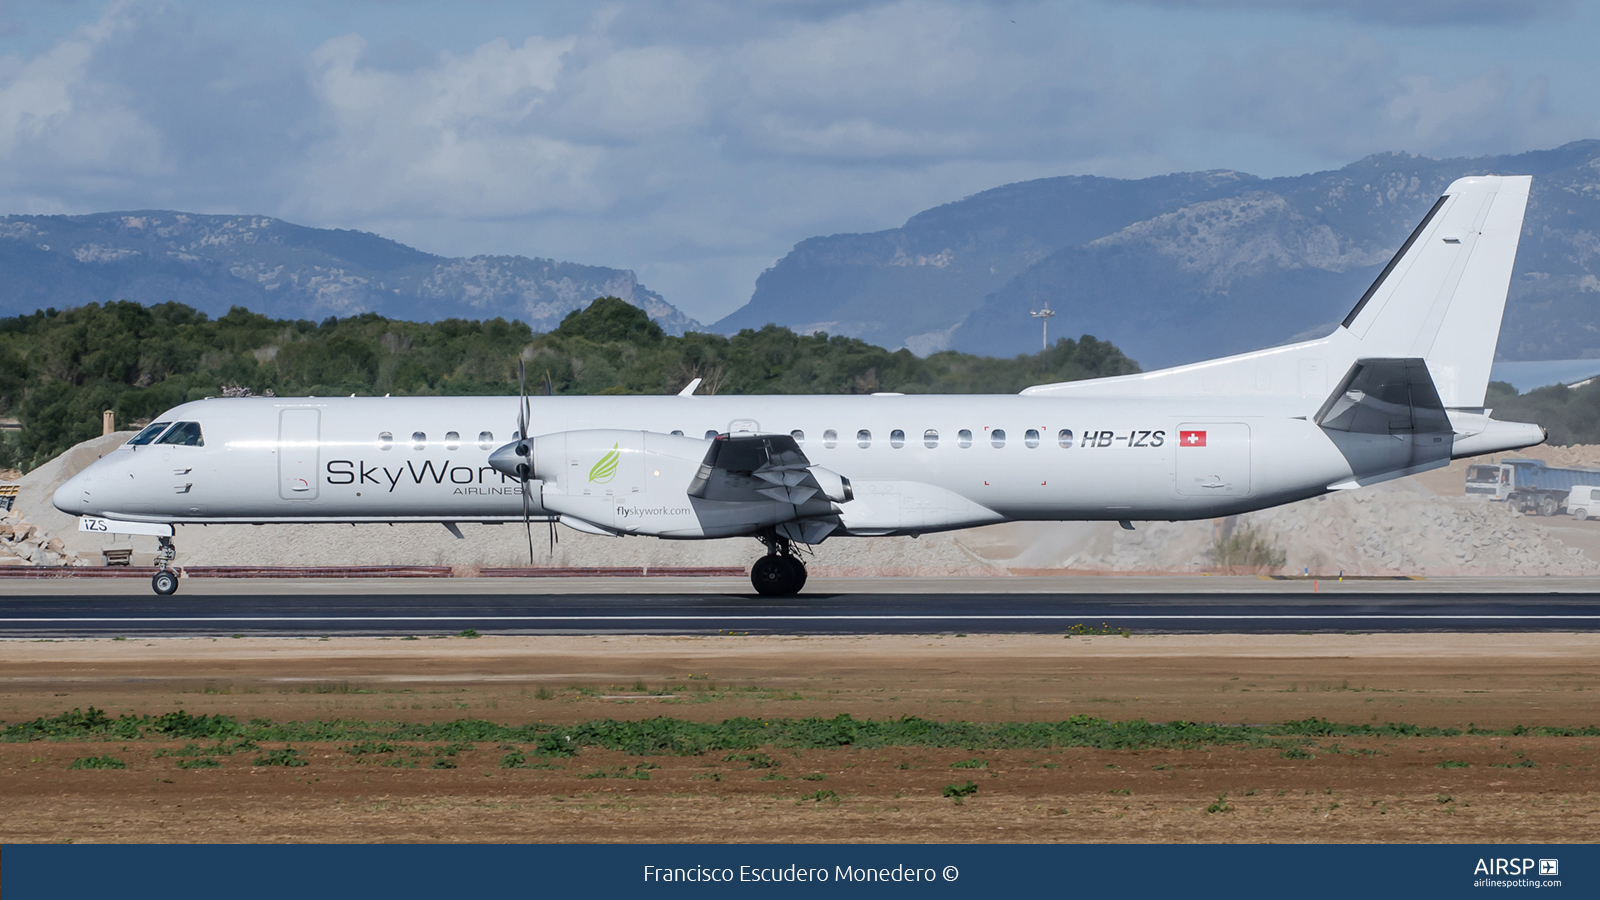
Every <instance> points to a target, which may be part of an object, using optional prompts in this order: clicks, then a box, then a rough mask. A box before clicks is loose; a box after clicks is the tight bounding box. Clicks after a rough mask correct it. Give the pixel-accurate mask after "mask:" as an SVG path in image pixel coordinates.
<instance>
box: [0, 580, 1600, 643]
mask: <svg viewBox="0 0 1600 900" xmlns="http://www.w3.org/2000/svg"><path fill="white" fill-rule="evenodd" d="M927 581H928V582H930V583H928V584H926V585H922V587H923V588H924V589H923V590H914V591H904V590H901V591H893V590H861V589H859V586H858V585H854V584H842V585H838V587H840V588H844V589H840V590H829V589H828V587H829V586H827V585H816V586H812V587H808V590H807V591H806V592H805V593H803V594H801V595H799V596H796V597H788V598H781V599H774V598H764V597H759V596H756V595H754V594H749V593H742V592H741V591H740V588H741V585H739V584H738V583H737V582H734V581H732V580H731V579H723V580H721V583H720V584H717V585H716V588H715V589H712V590H708V589H707V586H706V584H705V583H703V582H702V583H697V584H695V585H692V586H691V585H679V584H666V585H659V584H640V583H635V584H633V585H631V587H633V588H634V589H633V590H627V591H623V590H615V589H609V588H610V587H611V586H607V587H608V589H607V590H604V591H601V590H572V591H568V592H562V591H559V590H557V589H555V587H556V586H546V587H545V590H544V592H541V593H520V592H516V591H513V590H508V589H507V587H508V586H505V585H496V586H494V589H492V590H491V589H487V588H482V587H481V586H474V585H470V584H468V585H461V586H454V585H448V584H446V585H440V584H438V583H432V584H421V585H418V584H411V585H406V586H404V587H403V589H399V588H393V587H392V586H389V585H373V584H371V583H357V584H351V583H342V584H338V585H305V584H302V585H292V586H291V585H284V584H281V583H279V584H276V585H265V586H263V585H256V586H251V585H240V584H237V583H235V584H231V585H226V586H225V587H214V588H212V589H211V590H209V591H205V590H193V589H191V587H192V586H193V583H192V582H191V584H190V585H186V586H185V588H186V591H185V592H183V593H180V594H178V595H176V596H172V597H157V596H154V595H152V594H149V593H144V592H141V591H138V590H131V591H130V590H126V589H124V590H119V591H108V590H104V589H102V590H94V591H88V590H81V588H82V587H83V586H82V585H70V586H69V585H50V586H48V587H38V588H34V586H33V585H16V587H17V588H18V590H16V591H12V592H10V593H8V594H7V595H6V596H5V597H3V598H0V638H13V639H15V638H41V637H83V636H98V637H108V636H129V637H131V636H168V637H178V636H191V635H204V636H219V635H235V634H238V635H252V636H256V635H286V636H288V635H297V636H304V635H332V634H344V635H383V636H396V635H400V636H405V635H430V634H456V633H458V632H461V631H464V630H467V629H472V630H475V631H477V632H479V633H480V634H497V633H498V634H573V633H583V634H607V633H640V634H691V635H692V634H728V633H745V634H923V633H961V632H972V633H990V634H1003V633H1013V634H1015V633H1028V634H1039V633H1044V634H1049V633H1062V632H1067V631H1069V630H1071V629H1073V628H1074V626H1079V630H1082V629H1084V628H1087V629H1091V630H1094V631H1104V630H1109V631H1113V632H1116V631H1120V630H1121V629H1127V630H1129V631H1130V632H1134V633H1203V632H1218V633H1258V634H1272V633H1280V634H1281V633H1300V632H1416V631H1453V632H1536V631H1565V632H1575V631H1600V590H1596V589H1594V587H1593V585H1591V584H1587V583H1586V584H1583V585H1581V588H1582V589H1579V590H1570V589H1569V590H1560V591H1556V590H1549V589H1548V588H1549V587H1550V586H1549V585H1548V584H1546V585H1544V586H1545V587H1546V589H1545V590H1538V589H1537V588H1538V587H1539V585H1538V584H1531V585H1515V586H1513V589H1507V588H1505V587H1501V588H1490V589H1488V590H1467V589H1461V588H1460V587H1457V589H1454V590H1450V589H1446V587H1445V586H1444V585H1429V586H1427V588H1424V587H1423V586H1422V585H1420V584H1416V583H1413V584H1406V585H1398V584H1395V585H1392V584H1391V583H1387V582H1367V583H1364V584H1362V585H1359V586H1358V585H1351V584H1349V583H1346V584H1345V585H1340V586H1339V589H1337V590H1329V591H1327V592H1318V593H1312V592H1311V589H1310V588H1309V587H1307V586H1305V585H1302V584H1289V585H1287V586H1285V585H1282V584H1281V583H1265V584H1263V583H1259V582H1252V583H1249V584H1239V585H1237V587H1238V588H1240V589H1238V590H1233V591H1226V590H1216V589H1215V588H1220V587H1222V585H1220V584H1217V583H1215V582H1212V583H1211V584H1208V585H1206V586H1207V587H1209V588H1213V589H1212V590H1208V591H1199V590H1191V589H1184V590H1152V589H1149V588H1151V587H1153V586H1156V585H1159V582H1156V583H1155V584H1151V583H1148V582H1147V583H1144V584H1142V585H1140V586H1139V587H1141V588H1143V589H1138V590H1104V589H1098V590H1097V589H1094V588H1103V584H1102V583H1101V582H1103V581H1104V580H1103V579H1097V580H1096V581H1095V583H1094V584H1093V585H1092V587H1089V588H1088V589H1085V590H1059V589H1057V590H995V589H994V588H996V587H1002V586H1004V587H1016V585H1012V584H1004V583H1001V584H996V583H994V582H991V583H990V584H989V585H987V586H988V587H989V588H990V590H987V591H983V590H971V589H967V590H955V591H938V590H936V589H934V588H935V587H936V586H937V585H938V580H937V579H928V580H927ZM1051 581H1053V582H1056V581H1059V579H1051ZM1050 586H1052V587H1055V586H1057V585H1054V584H1052V585H1050ZM1167 586H1168V587H1171V586H1174V585H1171V584H1170V583H1169V584H1168V585H1167ZM1181 586H1183V587H1185V588H1187V585H1181ZM583 587H589V586H588V585H584V586H583ZM959 587H961V588H969V587H970V586H968V585H961V586H959ZM1484 587H1489V586H1488V585H1484ZM1567 587H1569V588H1571V587H1580V586H1578V585H1568V586H1567ZM30 588H34V589H33V590H29V589H30ZM71 588H79V590H76V591H74V590H71ZM319 588H320V589H319ZM475 588H477V589H475ZM850 588H857V589H853V590H852V589H850ZM1245 588H1248V590H1245ZM1514 588H1522V589H1514ZM1529 588H1533V589H1529Z"/></svg>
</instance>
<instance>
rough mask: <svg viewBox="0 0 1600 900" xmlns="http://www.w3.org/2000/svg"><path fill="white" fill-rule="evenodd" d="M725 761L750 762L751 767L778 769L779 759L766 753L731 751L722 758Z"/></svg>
mask: <svg viewBox="0 0 1600 900" xmlns="http://www.w3.org/2000/svg"><path fill="white" fill-rule="evenodd" d="M722 761H723V762H743V763H749V764H750V765H749V766H748V767H747V768H751V769H776V768H777V767H778V761H777V760H775V759H773V758H772V757H770V756H768V755H766V754H765V753H729V754H728V755H727V756H724V757H723V758H722Z"/></svg>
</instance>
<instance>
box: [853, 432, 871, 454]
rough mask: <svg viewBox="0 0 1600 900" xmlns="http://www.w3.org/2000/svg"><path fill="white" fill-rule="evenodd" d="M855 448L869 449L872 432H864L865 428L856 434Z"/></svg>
mask: <svg viewBox="0 0 1600 900" xmlns="http://www.w3.org/2000/svg"><path fill="white" fill-rule="evenodd" d="M856 446H857V447H860V448H861V449H863V450H865V449H867V448H868V447H871V446H872V432H870V431H868V430H866V429H865V428H863V429H861V430H860V431H858V432H856Z"/></svg>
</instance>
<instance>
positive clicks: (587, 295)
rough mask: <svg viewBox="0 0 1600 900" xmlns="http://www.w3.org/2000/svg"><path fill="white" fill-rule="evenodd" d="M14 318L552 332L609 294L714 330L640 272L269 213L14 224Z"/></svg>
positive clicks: (676, 321)
mask: <svg viewBox="0 0 1600 900" xmlns="http://www.w3.org/2000/svg"><path fill="white" fill-rule="evenodd" d="M0 272H3V273H4V276H3V277H0V315H15V314H19V313H25V312H32V311H34V310H36V309H41V308H47V307H52V306H53V307H58V308H63V309H64V308H68V307H74V306H81V305H83V304H85V303H89V302H92V301H99V302H102V303H104V302H109V301H112V300H119V299H127V300H134V301H137V302H139V303H144V304H151V303H161V302H165V301H168V300H175V301H178V302H180V303H184V304H187V305H189V306H192V307H194V308H196V309H199V310H202V311H204V312H208V313H211V314H213V315H220V314H222V313H225V312H227V310H228V309H229V308H230V307H233V306H243V307H246V308H248V309H251V310H253V311H256V312H262V313H267V314H269V315H271V316H274V317H278V318H302V319H316V320H320V319H324V318H326V317H328V316H341V317H344V316H352V315H357V314H360V313H364V312H377V313H381V314H382V315H384V316H387V317H389V318H396V319H410V320H415V321H434V320H438V319H447V318H453V317H456V318H472V319H485V318H494V317H496V316H500V317H504V318H507V319H521V320H522V321H524V322H527V323H529V324H530V325H532V326H533V327H534V328H535V329H536V330H539V331H549V330H551V329H554V328H555V327H556V326H557V325H559V324H560V323H561V319H562V318H563V317H564V316H566V314H567V313H570V312H572V311H573V310H575V309H582V308H583V307H584V306H586V305H587V304H588V303H589V301H591V300H593V299H594V298H596V297H601V296H608V295H609V296H615V297H621V298H622V299H623V300H626V301H628V302H629V303H631V304H633V305H634V306H637V307H639V308H640V309H643V310H644V311H645V312H646V313H647V314H649V316H650V317H651V318H652V319H654V320H655V321H656V323H657V324H659V325H660V326H661V327H662V328H663V329H665V330H666V331H667V332H668V333H669V334H682V333H683V332H685V331H687V330H697V329H699V330H703V328H704V326H701V325H700V324H699V323H698V322H696V321H694V320H693V319H690V318H689V317H688V316H686V315H684V314H683V313H682V312H681V311H679V310H678V309H677V308H675V307H674V306H672V305H671V304H669V303H667V302H666V301H665V300H663V299H662V298H661V295H659V294H657V293H655V292H654V291H651V290H648V289H647V288H645V287H644V286H643V285H641V284H639V280H638V279H637V278H635V277H634V274H633V273H632V272H630V271H628V270H626V269H609V268H605V267H602V266H585V265H579V264H577V263H569V262H558V261H556V260H553V259H531V258H529V257H525V256H473V257H466V258H450V257H443V256H435V255H433V254H431V253H424V252H422V251H421V250H416V249H413V248H411V247H407V246H406V245H404V244H400V243H397V242H395V241H391V240H388V239H387V238H382V237H379V236H377V235H375V234H368V233H366V232H361V231H344V230H337V229H326V228H307V227H304V226H301V225H295V224H292V223H290V222H285V221H282V220H280V219H272V218H267V217H264V216H213V215H198V214H195V213H182V212H172V211H169V210H149V211H139V212H114V213H98V214H95V215H87V216H3V217H0Z"/></svg>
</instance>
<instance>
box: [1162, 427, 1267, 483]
mask: <svg viewBox="0 0 1600 900" xmlns="http://www.w3.org/2000/svg"><path fill="white" fill-rule="evenodd" d="M1173 452H1174V453H1175V454H1177V489H1178V494H1179V495H1180V496H1185V497H1242V496H1245V495H1247V494H1249V493H1250V426H1249V425H1245V424H1243V423H1237V422H1193V423H1186V424H1182V425H1179V426H1178V440H1177V446H1176V447H1175V448H1173Z"/></svg>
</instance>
